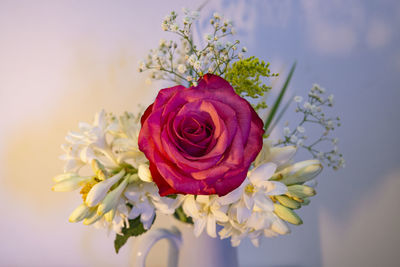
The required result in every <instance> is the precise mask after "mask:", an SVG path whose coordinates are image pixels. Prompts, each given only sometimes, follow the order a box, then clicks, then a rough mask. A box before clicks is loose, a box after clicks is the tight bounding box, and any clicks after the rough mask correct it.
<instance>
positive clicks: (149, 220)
mask: <svg viewBox="0 0 400 267" xmlns="http://www.w3.org/2000/svg"><path fill="white" fill-rule="evenodd" d="M154 216H156V214H155V213H154V212H153V214H152V216H151V217H150V218H149V219H148V220H147V221H145V220H143V219H142V217H140V221H141V222H142V224H143V228H144V229H146V230H149V229H150V227H151V225H152V224H153V219H154Z"/></svg>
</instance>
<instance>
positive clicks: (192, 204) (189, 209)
mask: <svg viewBox="0 0 400 267" xmlns="http://www.w3.org/2000/svg"><path fill="white" fill-rule="evenodd" d="M182 208H183V211H184V212H185V213H186V214H187V215H189V216H191V217H193V218H197V217H198V216H199V210H198V208H197V205H196V201H195V199H194V196H193V195H186V197H185V200H184V201H183V205H182Z"/></svg>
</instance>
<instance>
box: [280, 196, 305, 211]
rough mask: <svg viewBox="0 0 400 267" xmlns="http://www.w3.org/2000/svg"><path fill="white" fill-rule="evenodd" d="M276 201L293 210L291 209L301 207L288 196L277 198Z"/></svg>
mask: <svg viewBox="0 0 400 267" xmlns="http://www.w3.org/2000/svg"><path fill="white" fill-rule="evenodd" d="M275 198H276V200H278V202H279V203H281V204H282V205H283V206H285V207H288V208H291V209H298V208H300V207H301V204H300V203H299V202H297V201H295V200H293V199H291V198H288V197H287V196H275Z"/></svg>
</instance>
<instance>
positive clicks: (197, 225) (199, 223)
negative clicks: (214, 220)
mask: <svg viewBox="0 0 400 267" xmlns="http://www.w3.org/2000/svg"><path fill="white" fill-rule="evenodd" d="M206 223H207V222H206V220H205V219H194V235H195V236H196V237H199V236H200V235H201V233H202V232H203V230H204V227H205V226H206Z"/></svg>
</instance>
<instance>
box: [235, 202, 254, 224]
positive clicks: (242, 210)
mask: <svg viewBox="0 0 400 267" xmlns="http://www.w3.org/2000/svg"><path fill="white" fill-rule="evenodd" d="M250 215H251V210H249V209H248V208H247V207H246V205H245V204H244V203H243V202H239V204H238V206H237V220H238V222H239V223H243V222H244V221H245V220H247V219H248V218H249V217H250Z"/></svg>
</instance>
